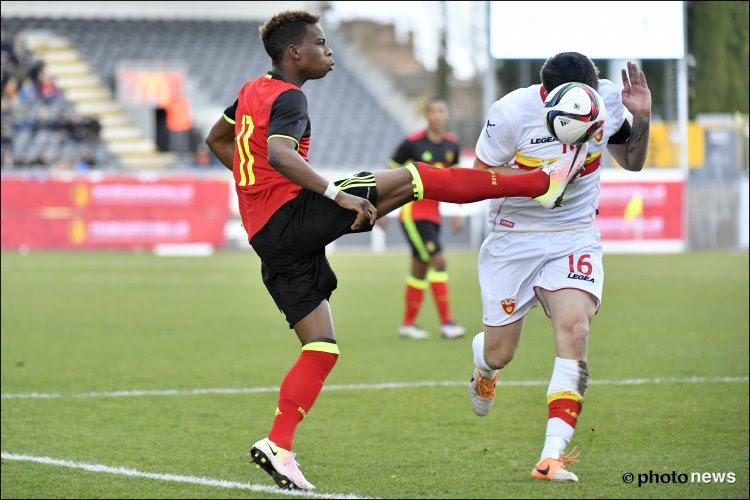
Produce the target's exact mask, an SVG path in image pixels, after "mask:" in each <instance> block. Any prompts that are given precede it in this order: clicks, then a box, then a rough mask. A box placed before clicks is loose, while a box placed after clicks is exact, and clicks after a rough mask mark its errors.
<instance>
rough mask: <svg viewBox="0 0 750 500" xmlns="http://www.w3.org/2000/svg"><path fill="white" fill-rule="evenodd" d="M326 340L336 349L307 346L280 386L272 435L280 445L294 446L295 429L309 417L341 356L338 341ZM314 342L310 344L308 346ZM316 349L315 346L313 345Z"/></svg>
mask: <svg viewBox="0 0 750 500" xmlns="http://www.w3.org/2000/svg"><path fill="white" fill-rule="evenodd" d="M316 344H323V345H324V346H328V347H329V349H330V348H332V349H333V350H335V353H332V352H323V351H318V350H312V349H309V350H303V351H302V354H301V355H300V357H299V359H297V362H296V363H295V364H294V366H292V368H291V369H290V370H289V372H288V373H287V374H286V377H284V381H283V382H282V383H281V388H280V390H279V405H278V407H277V408H276V418H275V419H274V421H273V427H272V428H271V432H270V433H269V434H268V439H270V440H271V441H273V442H274V443H276V444H277V445H279V446H280V447H282V448H284V449H287V450H291V449H292V440H293V439H294V431H295V429H296V428H297V424H299V423H300V421H301V420H302V419H303V418H304V417H305V415H306V414H307V412H308V411H310V408H311V407H312V405H313V403H314V402H315V400H316V399H317V397H318V394H320V390H321V389H322V388H323V382H324V381H325V379H326V377H327V376H328V374H329V373H330V372H331V370H332V369H333V365H335V364H336V360H337V359H338V357H339V355H338V347H337V346H336V344H329V343H323V342H316ZM311 345H312V344H307V346H306V347H309V346H311ZM313 349H314V348H313Z"/></svg>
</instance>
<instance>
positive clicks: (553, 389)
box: [469, 52, 651, 481]
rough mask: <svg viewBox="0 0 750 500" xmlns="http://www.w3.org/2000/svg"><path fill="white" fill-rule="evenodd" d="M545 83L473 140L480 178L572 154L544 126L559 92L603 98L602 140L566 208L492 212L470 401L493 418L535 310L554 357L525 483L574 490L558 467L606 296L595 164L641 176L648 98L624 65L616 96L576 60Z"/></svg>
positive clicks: (508, 202)
mask: <svg viewBox="0 0 750 500" xmlns="http://www.w3.org/2000/svg"><path fill="white" fill-rule="evenodd" d="M541 80H542V84H541V85H538V84H537V85H532V86H530V87H527V88H522V89H518V90H515V91H513V92H511V93H509V94H508V95H506V96H505V97H503V98H502V99H500V100H499V101H496V102H495V103H494V104H493V105H492V107H491V108H490V110H489V113H488V117H487V122H486V124H485V127H484V129H483V130H482V132H481V135H480V137H479V139H478V141H477V145H476V156H477V158H476V161H475V164H474V167H475V168H481V169H493V170H496V171H497V172H503V173H508V171H511V170H512V169H515V171H516V172H519V173H520V172H523V171H524V170H529V169H535V168H538V167H540V166H543V165H544V164H545V163H547V162H550V161H553V160H554V159H556V158H559V157H560V156H562V155H563V154H565V153H566V151H569V150H570V146H567V145H564V144H561V143H560V142H559V141H557V140H556V139H554V138H553V137H551V136H550V134H549V132H548V131H547V129H546V127H545V125H544V121H543V119H542V110H543V106H544V99H545V97H546V95H547V93H548V92H550V91H551V90H553V89H554V88H555V87H557V86H558V85H561V84H563V83H568V82H582V83H585V84H587V85H589V86H591V87H593V88H595V89H597V90H598V91H599V94H600V95H601V96H602V98H603V100H604V103H605V107H606V113H607V114H606V118H605V122H604V129H603V130H602V131H600V132H598V133H597V134H596V136H595V137H594V138H592V139H591V140H590V141H589V143H588V144H587V145H583V147H582V148H581V152H582V153H583V152H584V151H585V148H586V146H588V155H587V158H586V162H585V166H584V168H583V170H582V171H581V173H580V175H579V177H578V178H576V179H575V180H574V181H573V182H571V184H570V185H568V187H567V190H566V191H565V195H564V200H563V202H562V206H560V207H557V208H554V209H553V210H551V211H550V210H547V209H545V208H543V207H542V206H541V205H540V204H538V203H536V202H535V201H533V200H529V199H523V198H501V199H495V200H492V201H491V205H490V207H491V208H490V214H489V230H490V233H489V235H488V236H487V238H486V239H485V241H484V243H483V244H482V248H481V250H480V252H479V283H480V287H481V292H482V305H483V322H484V325H485V327H484V332H481V333H478V334H477V335H476V336H475V337H474V341H473V343H472V348H473V351H474V364H475V369H474V372H473V376H472V380H471V382H470V384H469V396H470V399H471V404H472V408H473V410H474V412H475V413H476V414H477V415H480V416H482V415H486V414H487V413H488V412H489V410H490V407H491V406H492V402H493V400H494V397H495V383H496V382H497V378H498V371H499V370H500V369H502V368H503V367H505V366H506V365H507V364H508V363H510V361H511V360H512V359H513V355H514V353H515V352H516V349H517V347H518V343H519V341H520V338H521V332H522V330H523V323H524V317H525V316H526V315H527V314H528V313H529V310H530V309H531V308H532V307H535V306H536V305H538V304H540V303H541V305H542V307H543V308H544V311H545V313H546V314H547V316H549V317H550V319H551V323H552V330H553V332H554V339H555V346H556V348H557V357H556V358H555V360H554V367H553V370H552V377H551V380H550V384H549V387H548V389H547V405H548V408H549V414H548V420H547V432H546V439H545V442H544V447H543V450H542V453H541V456H540V459H539V462H538V463H537V464H536V466H535V467H534V469H533V470H532V473H531V475H532V476H533V477H535V478H538V479H547V480H553V481H577V480H578V477H577V476H576V475H575V474H573V473H572V472H571V471H570V470H568V469H566V467H565V464H566V463H576V462H577V459H576V457H577V455H575V456H574V455H573V453H572V451H571V452H570V453H568V454H567V455H565V454H564V452H565V448H566V447H567V445H568V443H569V442H570V439H571V438H572V436H573V432H574V429H575V425H576V421H577V419H578V415H579V414H580V413H581V406H582V403H583V395H584V392H585V390H586V383H587V380H588V361H587V357H586V346H587V340H588V334H589V325H590V324H591V320H592V318H593V317H594V315H595V314H596V312H597V310H598V308H599V304H600V302H601V296H602V282H603V279H604V271H603V269H602V249H601V244H600V235H599V231H598V230H597V229H596V228H595V227H594V226H593V221H594V216H595V215H596V210H597V205H598V203H599V173H600V161H601V154H602V152H603V150H604V148H605V147H606V148H607V149H608V150H609V152H610V153H611V154H612V156H613V157H614V158H615V160H617V162H618V163H619V164H620V165H621V166H622V167H623V168H625V169H627V170H631V171H639V170H641V169H642V168H643V164H644V162H645V159H646V150H647V147H648V132H649V121H650V115H651V93H650V91H649V88H648V84H647V83H646V77H645V75H644V74H643V72H642V71H639V70H638V68H637V67H636V65H635V64H632V63H630V62H629V63H628V64H627V69H623V70H622V85H623V87H624V88H623V89H622V90H620V89H618V88H617V86H616V85H615V84H614V83H613V82H611V81H609V80H599V78H598V70H597V69H596V66H595V65H594V63H593V62H592V61H591V60H590V59H589V58H588V57H586V56H584V55H583V54H579V53H577V52H564V53H560V54H557V55H556V56H554V57H552V58H550V59H548V60H547V61H546V62H545V63H544V65H543V66H542V70H541ZM629 119H632V122H631V121H630V120H629Z"/></svg>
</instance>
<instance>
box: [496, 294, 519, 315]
mask: <svg viewBox="0 0 750 500" xmlns="http://www.w3.org/2000/svg"><path fill="white" fill-rule="evenodd" d="M500 304H501V305H502V306H503V311H505V312H506V313H508V315H511V314H513V311H515V310H516V298H515V297H513V298H510V299H503V300H501V301H500Z"/></svg>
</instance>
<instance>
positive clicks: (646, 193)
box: [594, 170, 687, 251]
mask: <svg viewBox="0 0 750 500" xmlns="http://www.w3.org/2000/svg"><path fill="white" fill-rule="evenodd" d="M684 191H685V175H684V173H682V172H680V171H662V172H625V171H616V170H611V171H608V170H605V171H603V172H602V181H601V191H600V193H599V215H598V216H597V217H596V220H595V222H594V224H595V225H596V226H597V227H598V228H599V231H600V232H601V235H602V244H603V246H604V248H605V250H610V251H619V250H622V251H632V250H640V251H682V250H684V249H685V248H686V240H687V235H686V234H685V226H686V225H685V200H684Z"/></svg>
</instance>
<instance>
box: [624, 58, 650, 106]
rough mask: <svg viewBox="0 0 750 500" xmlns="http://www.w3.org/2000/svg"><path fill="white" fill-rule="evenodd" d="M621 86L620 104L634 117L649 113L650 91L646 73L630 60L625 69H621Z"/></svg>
mask: <svg viewBox="0 0 750 500" xmlns="http://www.w3.org/2000/svg"><path fill="white" fill-rule="evenodd" d="M622 87H623V89H622V104H623V105H624V106H625V107H626V108H627V109H628V111H630V112H631V113H633V116H634V117H635V116H649V115H651V91H650V90H649V89H648V82H646V75H644V74H643V71H640V70H639V69H638V67H637V66H636V65H635V64H633V63H631V62H628V69H627V70H625V69H623V70H622Z"/></svg>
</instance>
